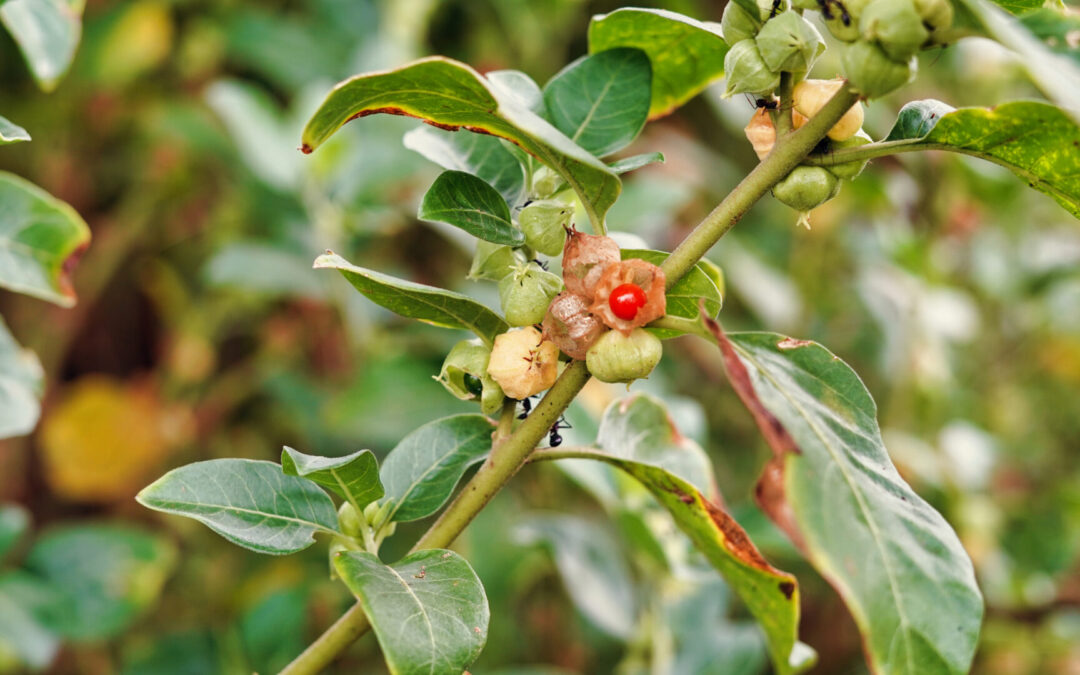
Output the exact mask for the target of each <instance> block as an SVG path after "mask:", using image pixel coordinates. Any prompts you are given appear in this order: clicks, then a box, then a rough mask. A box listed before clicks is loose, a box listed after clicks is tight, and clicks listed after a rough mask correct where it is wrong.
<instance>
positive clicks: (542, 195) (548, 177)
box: [531, 166, 566, 199]
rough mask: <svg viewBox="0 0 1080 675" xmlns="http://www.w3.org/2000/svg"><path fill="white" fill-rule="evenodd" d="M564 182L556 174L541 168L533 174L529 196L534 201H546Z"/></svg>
mask: <svg viewBox="0 0 1080 675" xmlns="http://www.w3.org/2000/svg"><path fill="white" fill-rule="evenodd" d="M565 182H566V181H565V180H563V177H562V176H560V175H559V174H558V172H556V171H554V170H553V169H551V168H549V167H547V166H541V167H540V168H539V169H537V170H536V171H534V172H533V178H532V191H531V194H532V196H533V197H534V198H535V199H547V198H549V197H551V196H552V195H554V194H555V193H556V192H557V191H558V190H559V188H561V187H562V185H563V184H564V183H565Z"/></svg>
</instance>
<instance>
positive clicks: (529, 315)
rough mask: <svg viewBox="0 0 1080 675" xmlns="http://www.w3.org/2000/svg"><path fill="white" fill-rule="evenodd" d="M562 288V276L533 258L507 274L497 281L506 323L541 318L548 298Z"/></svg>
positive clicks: (518, 323)
mask: <svg viewBox="0 0 1080 675" xmlns="http://www.w3.org/2000/svg"><path fill="white" fill-rule="evenodd" d="M561 290H562V279H560V278H559V277H558V276H556V275H554V274H552V273H551V272H545V271H544V269H543V268H542V267H540V266H539V265H537V264H536V263H534V262H531V263H527V264H525V265H522V266H520V267H518V268H517V269H515V270H514V271H513V272H511V273H510V274H507V275H506V276H505V277H503V278H502V281H500V282H499V302H500V303H501V304H502V310H503V315H504V316H505V317H506V323H508V324H510V325H511V326H531V325H533V324H534V323H540V322H541V321H543V320H544V314H545V313H547V308H548V305H550V304H551V299H552V298H554V297H555V295H556V294H557V293H558V292H559V291H561Z"/></svg>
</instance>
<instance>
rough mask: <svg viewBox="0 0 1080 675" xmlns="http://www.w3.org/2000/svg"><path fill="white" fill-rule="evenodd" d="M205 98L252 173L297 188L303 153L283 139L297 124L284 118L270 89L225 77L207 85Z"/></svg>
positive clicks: (277, 185)
mask: <svg viewBox="0 0 1080 675" xmlns="http://www.w3.org/2000/svg"><path fill="white" fill-rule="evenodd" d="M206 102H207V104H208V105H209V106H210V108H211V109H212V110H213V111H214V112H215V113H217V115H218V117H220V118H221V121H222V122H223V123H224V125H225V128H226V129H227V130H228V132H229V135H230V136H231V137H232V139H233V142H234V143H235V144H236V149H237V152H238V154H239V155H240V159H242V160H243V162H244V164H246V165H247V167H248V169H249V170H250V171H251V172H252V173H253V174H255V175H256V176H258V177H259V178H260V179H261V180H263V181H264V182H265V183H266V184H267V185H271V186H273V187H275V188H278V189H279V190H281V191H283V192H287V191H291V190H295V189H296V186H297V184H298V182H299V179H300V175H301V169H302V167H301V162H302V157H300V156H299V155H298V154H297V153H296V151H295V149H294V148H292V147H291V144H289V143H283V142H281V139H282V138H283V137H286V136H291V135H292V134H294V133H296V132H295V127H294V126H293V124H290V123H289V122H287V121H286V120H284V119H282V118H283V115H282V111H281V109H280V107H279V105H278V104H277V102H275V101H274V99H273V97H272V96H271V95H270V94H269V93H267V92H266V91H264V90H262V89H260V88H259V87H257V86H255V85H252V84H249V83H247V82H243V81H240V80H228V79H223V80H218V81H216V82H214V83H212V84H211V85H210V86H209V87H207V88H206Z"/></svg>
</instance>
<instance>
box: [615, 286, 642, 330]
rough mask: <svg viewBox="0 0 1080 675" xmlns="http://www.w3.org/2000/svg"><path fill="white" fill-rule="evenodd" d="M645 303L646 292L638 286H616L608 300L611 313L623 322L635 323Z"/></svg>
mask: <svg viewBox="0 0 1080 675" xmlns="http://www.w3.org/2000/svg"><path fill="white" fill-rule="evenodd" d="M645 302H646V297H645V291H643V290H641V286H638V285H637V284H623V285H622V286H616V287H615V290H613V291H612V292H611V296H610V297H609V298H608V304H609V305H610V306H611V312H612V313H613V314H614V315H615V316H617V317H619V318H620V319H622V320H623V321H633V320H634V317H635V316H637V313H638V310H639V309H641V308H642V307H643V306H644V305H645Z"/></svg>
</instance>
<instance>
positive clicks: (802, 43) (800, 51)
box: [755, 10, 825, 73]
mask: <svg viewBox="0 0 1080 675" xmlns="http://www.w3.org/2000/svg"><path fill="white" fill-rule="evenodd" d="M755 41H756V43H757V47H758V52H759V53H760V54H761V58H762V60H763V61H765V65H766V66H767V67H768V68H769V70H771V71H774V72H776V71H786V72H789V73H805V72H807V71H809V70H810V67H811V66H812V65H814V61H815V60H816V59H817V57H818V56H819V55H820V54H821V53H822V52H823V51H825V41H824V40H823V39H822V37H821V33H819V32H818V30H817V28H814V25H813V24H812V23H810V22H809V21H807V20H806V19H804V18H803V17H802V15H801V14H799V13H798V12H796V11H794V10H788V11H786V12H783V13H782V14H780V15H778V16H776V17H774V18H772V19H769V20H768V21H767V22H766V23H765V25H764V26H763V27H762V28H761V30H760V31H758V34H757V38H755Z"/></svg>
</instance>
